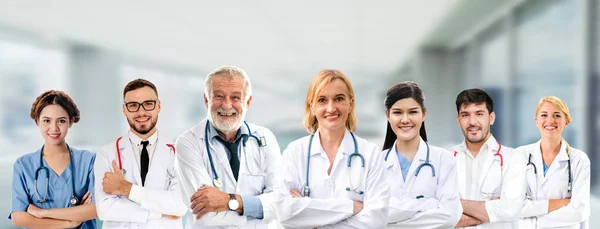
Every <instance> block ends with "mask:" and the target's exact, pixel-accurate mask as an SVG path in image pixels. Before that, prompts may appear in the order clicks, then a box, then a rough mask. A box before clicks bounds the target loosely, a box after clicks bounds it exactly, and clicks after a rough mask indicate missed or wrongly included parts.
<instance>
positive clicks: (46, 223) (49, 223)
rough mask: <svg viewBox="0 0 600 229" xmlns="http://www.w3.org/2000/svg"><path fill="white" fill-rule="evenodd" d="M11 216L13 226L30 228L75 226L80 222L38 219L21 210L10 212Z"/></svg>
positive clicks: (45, 228) (50, 228)
mask: <svg viewBox="0 0 600 229" xmlns="http://www.w3.org/2000/svg"><path fill="white" fill-rule="evenodd" d="M11 218H12V223H13V226H17V227H24V228H31V229H37V228H40V229H42V228H44V229H54V228H56V229H58V228H75V227H77V226H79V225H80V224H81V222H75V221H69V220H59V219H40V218H37V217H35V216H33V215H31V214H29V213H27V212H23V211H20V212H13V213H11Z"/></svg>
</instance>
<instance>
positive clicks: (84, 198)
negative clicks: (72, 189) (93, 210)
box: [81, 190, 90, 202]
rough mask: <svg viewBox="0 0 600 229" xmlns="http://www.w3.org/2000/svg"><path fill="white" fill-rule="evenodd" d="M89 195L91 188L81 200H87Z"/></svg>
mask: <svg viewBox="0 0 600 229" xmlns="http://www.w3.org/2000/svg"><path fill="white" fill-rule="evenodd" d="M88 195H90V190H88V191H87V192H85V195H83V199H81V200H83V202H85V201H86V200H87V198H88Z"/></svg>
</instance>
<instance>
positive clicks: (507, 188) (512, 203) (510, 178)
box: [485, 150, 527, 223]
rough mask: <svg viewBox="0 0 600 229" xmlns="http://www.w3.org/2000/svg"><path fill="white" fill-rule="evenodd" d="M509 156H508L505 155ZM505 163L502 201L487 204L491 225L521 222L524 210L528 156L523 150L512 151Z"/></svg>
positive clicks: (491, 201) (487, 202)
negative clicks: (520, 218)
mask: <svg viewBox="0 0 600 229" xmlns="http://www.w3.org/2000/svg"><path fill="white" fill-rule="evenodd" d="M505 155H507V154H505ZM508 155H509V157H508V160H507V161H505V164H504V166H505V167H506V168H505V170H504V171H503V175H502V192H501V193H500V199H498V200H488V201H486V202H485V209H486V211H487V213H488V217H489V219H490V223H498V222H511V221H517V220H519V216H520V215H521V212H522V211H523V209H524V206H525V205H524V203H525V192H526V191H527V155H526V153H525V152H524V151H522V150H512V151H511V152H510V154H508Z"/></svg>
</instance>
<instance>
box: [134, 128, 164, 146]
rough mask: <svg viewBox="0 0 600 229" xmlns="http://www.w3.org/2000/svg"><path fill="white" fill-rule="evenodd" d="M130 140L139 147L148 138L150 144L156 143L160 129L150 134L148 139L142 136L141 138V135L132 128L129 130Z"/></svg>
mask: <svg viewBox="0 0 600 229" xmlns="http://www.w3.org/2000/svg"><path fill="white" fill-rule="evenodd" d="M129 140H130V141H131V142H132V143H133V144H135V145H136V146H138V147H139V146H140V144H141V143H142V141H144V140H147V141H148V142H149V144H148V145H149V146H151V145H154V144H155V143H156V141H157V140H158V130H157V131H155V132H154V134H152V135H150V137H148V139H142V138H140V136H137V135H136V134H134V133H133V132H132V131H131V130H130V131H129Z"/></svg>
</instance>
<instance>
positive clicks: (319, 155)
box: [275, 69, 389, 228]
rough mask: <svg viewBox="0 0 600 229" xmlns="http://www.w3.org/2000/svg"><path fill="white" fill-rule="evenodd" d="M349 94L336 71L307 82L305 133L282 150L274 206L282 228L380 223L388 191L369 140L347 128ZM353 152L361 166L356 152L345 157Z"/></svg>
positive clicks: (351, 120)
mask: <svg viewBox="0 0 600 229" xmlns="http://www.w3.org/2000/svg"><path fill="white" fill-rule="evenodd" d="M354 99H355V97H354V91H353V89H352V85H351V83H350V80H349V79H348V78H347V77H346V76H345V75H344V74H343V73H342V72H340V71H339V70H332V69H324V70H321V71H320V72H319V73H318V74H317V76H315V77H314V78H313V80H312V81H311V83H310V85H309V87H308V92H307V95H306V103H305V114H304V119H303V125H304V127H305V129H306V130H307V131H308V132H309V134H310V135H309V136H305V137H303V138H300V139H298V140H296V141H293V142H292V143H290V144H289V145H288V147H287V148H286V149H285V150H284V152H283V158H284V159H283V161H284V166H282V168H283V170H282V176H283V179H282V181H283V188H282V189H279V190H280V194H281V195H280V196H282V198H279V200H277V201H276V202H275V206H276V207H275V208H276V209H277V212H278V214H277V215H278V217H279V220H280V222H281V223H282V225H283V226H284V227H286V228H384V227H385V219H386V218H387V208H388V199H389V193H388V184H387V178H386V174H385V172H384V170H383V158H382V156H381V153H380V151H379V150H378V149H377V147H376V146H375V144H373V143H370V142H368V141H366V140H364V139H362V138H359V137H357V136H355V135H354V134H353V133H352V132H354V131H355V129H356V126H357V121H356V117H355V114H354V110H355V109H354ZM356 153H358V154H360V155H361V156H362V157H364V167H361V161H362V160H361V159H360V158H361V156H353V157H352V159H349V157H350V156H351V154H356ZM350 161H351V164H349V162H350ZM350 166H351V167H350ZM361 168H362V169H361ZM356 171H359V172H360V173H359V174H356ZM307 178H308V179H307ZM357 181H358V182H357Z"/></svg>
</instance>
